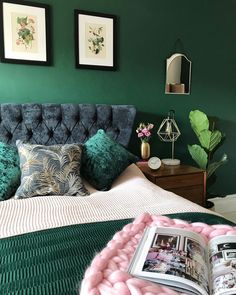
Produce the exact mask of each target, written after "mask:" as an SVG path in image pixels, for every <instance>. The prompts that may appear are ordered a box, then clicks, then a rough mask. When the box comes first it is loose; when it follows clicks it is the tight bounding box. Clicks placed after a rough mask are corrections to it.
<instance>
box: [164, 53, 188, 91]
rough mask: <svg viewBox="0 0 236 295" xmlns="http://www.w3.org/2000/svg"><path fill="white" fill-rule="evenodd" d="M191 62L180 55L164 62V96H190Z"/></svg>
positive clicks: (177, 54) (174, 55)
mask: <svg viewBox="0 0 236 295" xmlns="http://www.w3.org/2000/svg"><path fill="white" fill-rule="evenodd" d="M191 63H192V62H191V61H190V60H189V59H188V58H187V57H186V56H185V55H184V54H181V53H175V54H173V55H172V56H171V57H170V58H167V60H166V87H165V93H166V94H190V82H191Z"/></svg>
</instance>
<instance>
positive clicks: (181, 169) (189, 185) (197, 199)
mask: <svg viewBox="0 0 236 295" xmlns="http://www.w3.org/2000/svg"><path fill="white" fill-rule="evenodd" d="M137 166H138V167H139V169H140V170H141V171H142V172H143V173H144V175H145V176H146V177H147V179H149V180H150V181H151V182H153V183H154V184H156V185H158V186H160V187H162V188H163V189H165V190H168V191H171V192H173V193H175V194H177V195H179V196H182V197H184V198H186V199H188V200H190V201H192V202H194V203H196V204H199V205H201V206H205V202H206V172H205V171H204V170H201V169H199V168H196V167H192V166H188V165H176V166H167V165H163V164H162V166H161V167H160V168H159V169H158V170H151V169H150V168H149V167H148V165H147V162H138V163H137Z"/></svg>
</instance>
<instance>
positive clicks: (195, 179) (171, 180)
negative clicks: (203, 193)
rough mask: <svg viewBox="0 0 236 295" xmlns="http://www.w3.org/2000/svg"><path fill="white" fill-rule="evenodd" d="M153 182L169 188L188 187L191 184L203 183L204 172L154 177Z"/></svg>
mask: <svg viewBox="0 0 236 295" xmlns="http://www.w3.org/2000/svg"><path fill="white" fill-rule="evenodd" d="M155 183H156V184H157V185H159V186H160V187H162V188H164V189H166V190H170V189H172V188H178V187H188V186H193V185H202V186H203V185H204V174H203V173H195V174H188V175H176V176H166V177H160V178H158V177H156V178H155Z"/></svg>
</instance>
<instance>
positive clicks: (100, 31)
mask: <svg viewBox="0 0 236 295" xmlns="http://www.w3.org/2000/svg"><path fill="white" fill-rule="evenodd" d="M74 22H75V66H76V68H84V69H98V70H110V71H115V70H116V69H117V62H116V25H117V18H116V16H115V15H112V14H105V13H98V12H91V11H85V10H78V9H75V10H74Z"/></svg>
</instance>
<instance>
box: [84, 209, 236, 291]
mask: <svg viewBox="0 0 236 295" xmlns="http://www.w3.org/2000/svg"><path fill="white" fill-rule="evenodd" d="M146 226H164V227H176V228H186V229H188V230H190V231H193V232H197V233H201V234H202V235H203V236H204V237H205V238H206V239H208V240H210V239H211V238H213V237H215V236H219V235H236V226H235V227H233V226H230V225H223V224H222V225H220V224H218V225H212V226H210V225H208V224H205V223H201V222H194V223H188V222H186V221H184V220H180V219H170V218H168V217H166V216H157V215H150V214H148V213H145V214H142V215H140V216H139V217H138V218H136V219H135V220H134V222H133V223H129V224H127V225H125V226H124V228H123V229H122V230H121V231H119V232H117V233H116V234H115V235H114V237H113V238H112V240H111V241H110V242H109V243H108V244H107V246H106V247H105V248H104V249H103V250H102V251H101V252H100V253H99V254H97V255H96V256H95V258H94V259H93V261H92V263H91V266H90V267H89V268H88V269H87V271H86V272H85V276H84V279H83V282H82V285H81V293H80V294H81V295H157V294H158V295H177V294H184V293H177V292H175V291H173V290H171V289H169V288H167V287H162V286H160V285H158V284H153V283H151V282H149V281H146V280H142V279H137V278H134V277H132V276H131V275H130V274H128V273H127V272H126V270H127V268H128V265H129V262H130V260H131V258H132V255H133V253H134V251H135V249H136V247H137V245H138V242H139V240H140V238H141V237H142V234H143V231H144V229H145V227H146Z"/></svg>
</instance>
